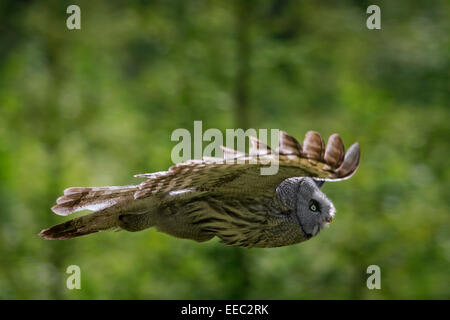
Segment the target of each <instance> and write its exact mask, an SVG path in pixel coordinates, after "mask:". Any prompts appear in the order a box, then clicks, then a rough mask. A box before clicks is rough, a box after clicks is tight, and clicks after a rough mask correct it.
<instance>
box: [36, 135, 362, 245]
mask: <svg viewBox="0 0 450 320" xmlns="http://www.w3.org/2000/svg"><path fill="white" fill-rule="evenodd" d="M250 142H251V146H250V151H249V154H246V153H241V152H238V151H235V150H232V149H228V148H225V147H222V149H223V150H224V158H223V159H222V158H220V159H219V158H203V159H202V160H190V161H187V162H183V163H179V164H176V165H174V166H172V167H170V168H169V170H168V171H163V172H156V173H146V174H139V175H136V176H135V177H139V178H146V180H145V181H144V182H142V183H140V184H138V185H130V186H111V187H99V188H97V187H93V188H68V189H66V190H65V191H64V195H63V196H61V197H59V198H58V199H57V200H56V203H57V204H56V205H55V206H54V207H53V208H52V210H53V211H54V212H55V213H56V214H58V215H62V216H66V215H69V214H71V213H73V212H77V211H80V210H84V209H89V210H93V211H95V212H93V213H91V214H88V215H85V216H81V217H79V218H75V219H73V220H70V221H67V222H63V223H61V224H58V225H55V226H53V227H51V228H48V229H44V230H42V231H41V233H40V236H41V237H43V238H45V239H69V238H73V237H78V236H82V235H87V234H90V233H94V232H98V231H103V230H107V229H124V230H127V231H140V230H143V229H147V228H150V227H155V228H156V229H157V230H158V231H161V232H165V233H167V234H170V235H172V236H175V237H178V238H187V239H193V240H196V241H199V242H202V241H207V240H210V239H212V238H213V237H214V236H217V237H218V238H220V239H221V240H222V242H224V243H225V244H227V245H233V246H241V247H266V248H268V247H280V246H286V245H291V244H295V243H299V242H302V241H305V240H308V239H310V238H311V237H314V236H315V235H317V234H318V233H319V232H320V230H322V229H323V228H324V227H326V226H327V225H328V224H329V223H330V222H331V221H332V220H333V218H334V215H335V208H334V206H333V203H332V202H331V201H330V200H329V199H328V198H327V197H326V196H325V194H324V193H323V192H322V191H321V190H320V189H319V188H320V187H321V185H322V184H323V183H324V182H325V181H339V180H343V179H347V178H349V177H351V176H352V175H353V174H354V172H355V171H356V169H357V168H358V164H359V158H360V149H359V145H358V143H355V144H353V145H352V146H351V147H350V148H349V149H348V150H347V152H345V149H344V144H343V142H342V140H341V138H340V137H339V135H337V134H333V135H331V136H330V138H329V139H328V143H327V145H326V147H325V144H324V141H323V139H322V137H321V136H320V135H319V134H318V133H317V132H314V131H309V132H307V133H306V136H305V139H304V141H303V145H301V144H300V143H299V142H298V141H297V140H296V139H295V138H293V137H292V136H290V135H288V134H287V133H286V132H283V131H280V134H279V145H278V148H277V150H272V149H270V148H269V147H268V146H267V145H265V144H264V143H262V142H261V141H259V140H257V139H256V138H254V137H250ZM230 159H234V160H241V161H229V160H230ZM267 159H271V160H273V161H277V163H278V165H279V169H278V172H277V173H276V174H275V175H261V172H260V168H261V167H262V166H263V164H267ZM249 160H254V161H253V162H250V161H249ZM264 161H266V162H264Z"/></svg>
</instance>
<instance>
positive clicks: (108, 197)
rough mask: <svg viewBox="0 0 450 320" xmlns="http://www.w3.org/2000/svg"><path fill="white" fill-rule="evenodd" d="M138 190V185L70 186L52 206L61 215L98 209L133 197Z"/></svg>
mask: <svg viewBox="0 0 450 320" xmlns="http://www.w3.org/2000/svg"><path fill="white" fill-rule="evenodd" d="M137 190H138V188H137V187H136V186H110V187H98V188H97V187H93V188H80V187H74V188H68V189H66V190H64V195H63V196H61V197H59V198H58V199H56V205H55V206H53V207H52V210H53V212H54V213H56V214H58V215H61V216H67V215H69V214H71V213H74V212H77V211H81V210H85V209H88V210H93V211H98V210H102V209H105V208H108V207H111V206H113V205H115V204H116V203H118V202H119V201H121V200H124V199H126V198H132V197H133V196H134V193H135V192H136V191H137Z"/></svg>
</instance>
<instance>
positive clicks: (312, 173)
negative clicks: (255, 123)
mask: <svg viewBox="0 0 450 320" xmlns="http://www.w3.org/2000/svg"><path fill="white" fill-rule="evenodd" d="M250 142H251V147H250V152H249V154H245V153H241V152H238V151H236V150H232V149H228V148H225V147H222V149H223V151H224V158H223V159H222V158H203V159H202V160H190V161H187V162H183V163H179V164H176V165H174V166H172V167H170V168H169V170H168V171H163V172H156V173H148V174H147V173H146V174H138V175H136V176H135V177H142V178H147V180H146V181H144V182H142V183H141V184H139V185H138V186H137V187H138V190H137V191H136V192H135V193H134V198H135V199H139V198H144V197H149V196H153V195H167V194H169V195H183V194H189V193H193V194H195V193H198V192H205V191H218V192H223V193H228V194H249V195H250V194H251V195H253V196H257V195H270V194H273V192H274V191H275V188H276V187H277V186H278V185H279V184H280V183H281V182H282V181H284V180H285V179H287V178H291V177H302V176H303V177H311V178H314V179H316V180H321V181H339V180H344V179H348V178H350V177H351V176H352V175H353V174H354V173H355V171H356V169H357V168H358V164H359V158H360V149H359V144H358V143H354V144H353V145H352V146H351V147H350V148H349V149H348V150H347V152H345V149H344V144H343V142H342V139H341V138H340V136H339V135H337V134H333V135H331V136H330V137H329V139H328V143H327V145H326V146H325V143H324V141H323V139H322V137H321V136H320V134H318V133H317V132H314V131H308V132H307V133H306V136H305V139H304V141H303V144H300V143H299V142H298V141H297V140H296V139H295V138H293V137H292V136H290V135H289V134H287V133H286V132H284V131H280V134H279V145H278V149H277V150H272V149H270V147H268V146H267V145H266V144H264V143H262V142H261V141H259V140H258V139H256V138H254V137H250ZM270 165H272V166H278V171H277V172H276V173H275V174H271V175H263V174H261V173H262V171H261V169H262V168H268V167H269V166H270Z"/></svg>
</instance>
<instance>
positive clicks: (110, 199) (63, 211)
mask: <svg viewBox="0 0 450 320" xmlns="http://www.w3.org/2000/svg"><path fill="white" fill-rule="evenodd" d="M136 190H137V187H136V186H118V187H116V186H111V187H100V188H69V189H66V190H64V195H63V196H61V197H59V198H58V199H57V200H56V205H55V206H53V207H52V210H53V212H55V213H56V214H58V215H62V216H66V215H69V214H71V213H74V212H77V211H81V210H85V209H88V210H93V211H95V212H93V213H91V214H88V215H85V216H82V217H79V218H75V219H72V220H69V221H66V222H63V223H60V224H57V225H55V226H53V227H51V228H48V229H44V230H42V231H41V232H40V233H39V235H40V236H41V237H42V238H45V239H61V240H62V239H70V238H74V237H79V236H83V235H87V234H90V233H95V232H99V231H103V230H107V229H111V228H116V227H119V216H120V214H122V213H127V212H130V211H133V208H132V207H135V205H136V202H135V201H134V192H136Z"/></svg>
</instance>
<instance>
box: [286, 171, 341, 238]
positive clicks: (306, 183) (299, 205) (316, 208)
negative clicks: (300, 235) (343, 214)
mask: <svg viewBox="0 0 450 320" xmlns="http://www.w3.org/2000/svg"><path fill="white" fill-rule="evenodd" d="M297 183H298V185H297V186H298V191H297V194H296V195H297V199H296V204H295V214H296V216H297V218H298V222H299V224H300V226H301V227H302V229H303V232H304V233H305V234H306V235H307V237H313V236H315V235H317V234H318V233H319V232H320V230H322V229H323V228H325V227H327V226H328V225H329V224H330V222H331V221H332V220H333V218H334V215H335V212H336V209H335V208H334V205H333V203H332V202H331V201H330V200H329V199H328V198H327V197H326V195H325V194H324V193H323V192H322V191H321V190H320V189H319V187H320V186H321V183H318V182H316V181H315V180H313V179H311V178H300V179H299V180H298V181H297Z"/></svg>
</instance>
